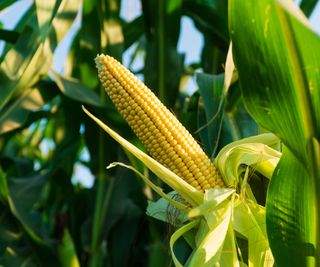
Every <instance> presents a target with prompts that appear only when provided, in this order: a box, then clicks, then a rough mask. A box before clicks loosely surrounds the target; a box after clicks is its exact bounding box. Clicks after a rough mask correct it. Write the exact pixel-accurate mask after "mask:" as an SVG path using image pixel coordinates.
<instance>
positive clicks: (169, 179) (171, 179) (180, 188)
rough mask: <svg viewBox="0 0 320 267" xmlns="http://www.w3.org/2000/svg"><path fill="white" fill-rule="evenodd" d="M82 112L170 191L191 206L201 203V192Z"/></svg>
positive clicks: (96, 119) (88, 113)
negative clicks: (173, 191) (167, 186)
mask: <svg viewBox="0 0 320 267" xmlns="http://www.w3.org/2000/svg"><path fill="white" fill-rule="evenodd" d="M83 110H84V112H85V113H86V114H87V115H88V116H89V117H90V118H91V119H93V120H94V121H95V122H96V123H97V124H98V125H99V126H100V127H101V128H102V129H103V130H104V131H106V132H107V133H108V134H109V135H110V136H111V137H112V138H113V139H114V140H116V141H117V142H118V143H119V144H120V145H121V146H123V147H124V148H125V149H126V150H127V151H129V152H130V153H132V154H133V155H134V156H135V157H136V158H138V159H139V160H141V161H142V162H143V163H144V164H145V166H146V167H148V168H149V169H150V170H151V171H152V172H153V173H154V174H155V175H157V176H158V177H159V178H160V179H161V180H163V182H165V183H166V184H168V185H169V186H170V187H171V188H172V189H174V190H175V191H177V192H178V193H179V194H180V195H181V197H183V198H184V199H185V200H187V201H188V202H189V203H190V204H191V205H197V204H200V203H202V201H203V194H202V192H200V191H198V190H197V189H195V188H194V187H193V186H191V185H189V184H188V183H187V182H185V181H184V180H183V179H181V178H180V177H179V176H177V175H176V174H175V173H173V172H172V171H170V170H169V169H167V168H166V167H164V166H163V165H161V164H160V163H158V162H157V161H156V160H154V159H153V158H151V157H150V156H148V155H147V154H145V153H144V152H142V151H141V150H140V149H138V148H137V147H135V146H134V145H132V144H131V143H130V142H128V141H127V140H125V139H124V138H123V137H121V136H120V135H118V134H117V133H116V132H114V131H113V130H112V129H111V128H109V127H108V126H107V125H105V124H104V123H103V122H102V121H100V120H99V119H98V118H96V117H95V116H93V115H92V114H91V113H90V112H89V111H88V110H86V109H85V108H84V107H83Z"/></svg>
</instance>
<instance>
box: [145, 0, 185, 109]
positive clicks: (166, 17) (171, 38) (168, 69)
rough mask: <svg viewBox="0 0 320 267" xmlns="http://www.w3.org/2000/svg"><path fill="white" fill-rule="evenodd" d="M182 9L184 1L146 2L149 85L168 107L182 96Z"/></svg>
mask: <svg viewBox="0 0 320 267" xmlns="http://www.w3.org/2000/svg"><path fill="white" fill-rule="evenodd" d="M181 6H182V1H181V0H172V1H154V0H153V1H142V8H143V10H144V19H145V22H146V27H147V38H148V42H147V54H146V61H145V67H144V77H145V83H146V85H147V86H148V87H149V88H151V89H152V90H153V91H154V92H155V93H156V95H157V96H158V97H159V99H160V100H161V102H162V103H164V104H165V105H166V106H168V107H172V106H173V105H174V103H175V100H176V98H177V96H178V90H179V81H180V76H181V72H182V66H183V65H182V63H183V56H182V55H180V54H178V52H177V42H178V38H179V32H180V19H181ZM155 10H156V12H155Z"/></svg>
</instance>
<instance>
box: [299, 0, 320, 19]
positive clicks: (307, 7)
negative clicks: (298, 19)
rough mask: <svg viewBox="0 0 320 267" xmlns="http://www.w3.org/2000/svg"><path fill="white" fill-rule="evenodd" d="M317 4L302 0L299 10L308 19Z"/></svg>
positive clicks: (314, 0)
mask: <svg viewBox="0 0 320 267" xmlns="http://www.w3.org/2000/svg"><path fill="white" fill-rule="evenodd" d="M318 2H319V1H318V0H302V1H301V3H300V8H301V10H302V11H303V12H304V14H306V16H308V17H309V16H310V15H311V14H312V11H313V10H314V8H315V7H316V5H317V4H318Z"/></svg>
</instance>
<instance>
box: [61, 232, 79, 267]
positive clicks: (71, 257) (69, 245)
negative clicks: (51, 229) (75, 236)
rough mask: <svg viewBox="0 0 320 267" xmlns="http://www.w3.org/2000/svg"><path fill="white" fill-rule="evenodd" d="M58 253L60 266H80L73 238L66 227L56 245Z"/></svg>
mask: <svg viewBox="0 0 320 267" xmlns="http://www.w3.org/2000/svg"><path fill="white" fill-rule="evenodd" d="M58 254H59V257H60V262H61V267H80V263H79V260H78V257H77V253H76V250H75V247H74V243H73V240H72V238H71V235H70V233H69V230H68V229H65V230H64V232H63V237H62V240H61V241H60V243H59V245H58Z"/></svg>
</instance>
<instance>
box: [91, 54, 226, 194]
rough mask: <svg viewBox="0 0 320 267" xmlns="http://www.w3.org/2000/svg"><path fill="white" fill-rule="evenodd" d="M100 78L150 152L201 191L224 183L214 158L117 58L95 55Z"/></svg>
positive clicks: (121, 112)
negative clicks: (213, 160)
mask: <svg viewBox="0 0 320 267" xmlns="http://www.w3.org/2000/svg"><path fill="white" fill-rule="evenodd" d="M95 62H96V66H97V68H98V75H99V78H100V81H101V83H102V85H103V87H104V88H105V90H106V92H107V94H108V95H109V97H110V99H111V100H112V102H113V103H114V104H115V106H116V108H117V109H118V111H119V112H120V114H121V115H122V116H123V117H124V119H125V120H126V121H127V122H128V124H129V125H130V127H131V128H132V130H133V131H134V133H135V134H136V135H137V136H138V138H139V139H140V140H141V142H142V143H143V145H144V146H145V147H146V149H147V150H148V152H149V153H150V155H151V156H152V157H153V158H154V159H156V160H157V161H158V162H159V163H161V164H162V165H164V166H166V167H167V168H168V169H170V170H171V171H173V172H174V173H176V174H177V175H178V176H180V177H181V178H182V179H184V180H185V181H186V182H188V183H189V184H190V185H192V186H193V187H195V188H197V189H198V190H200V191H204V190H205V189H209V188H214V187H223V186H224V183H223V180H222V179H221V177H220V175H219V173H218V171H217V170H216V168H215V166H214V164H213V162H212V161H211V160H210V159H209V158H208V157H207V155H206V154H205V153H204V151H203V150H202V149H201V147H200V146H199V144H198V143H197V142H196V140H195V139H194V138H193V137H192V135H191V134H190V133H189V132H188V131H187V130H186V129H185V128H184V127H183V125H182V124H181V123H180V122H179V121H178V120H177V118H176V117H175V116H174V115H173V114H172V113H171V112H170V111H169V110H168V109H167V108H166V107H165V106H164V105H163V104H162V103H161V101H160V100H159V99H158V98H157V97H156V96H155V94H154V93H153V92H152V91H151V90H150V89H149V88H148V87H146V86H145V85H144V84H143V83H142V82H141V81H140V80H139V79H138V78H137V77H135V76H134V75H133V74H132V73H131V72H130V71H129V70H127V69H126V68H125V67H124V66H122V65H121V64H120V63H119V62H118V61H117V60H116V59H114V58H113V57H110V56H107V55H103V54H100V55H97V57H96V58H95Z"/></svg>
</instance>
